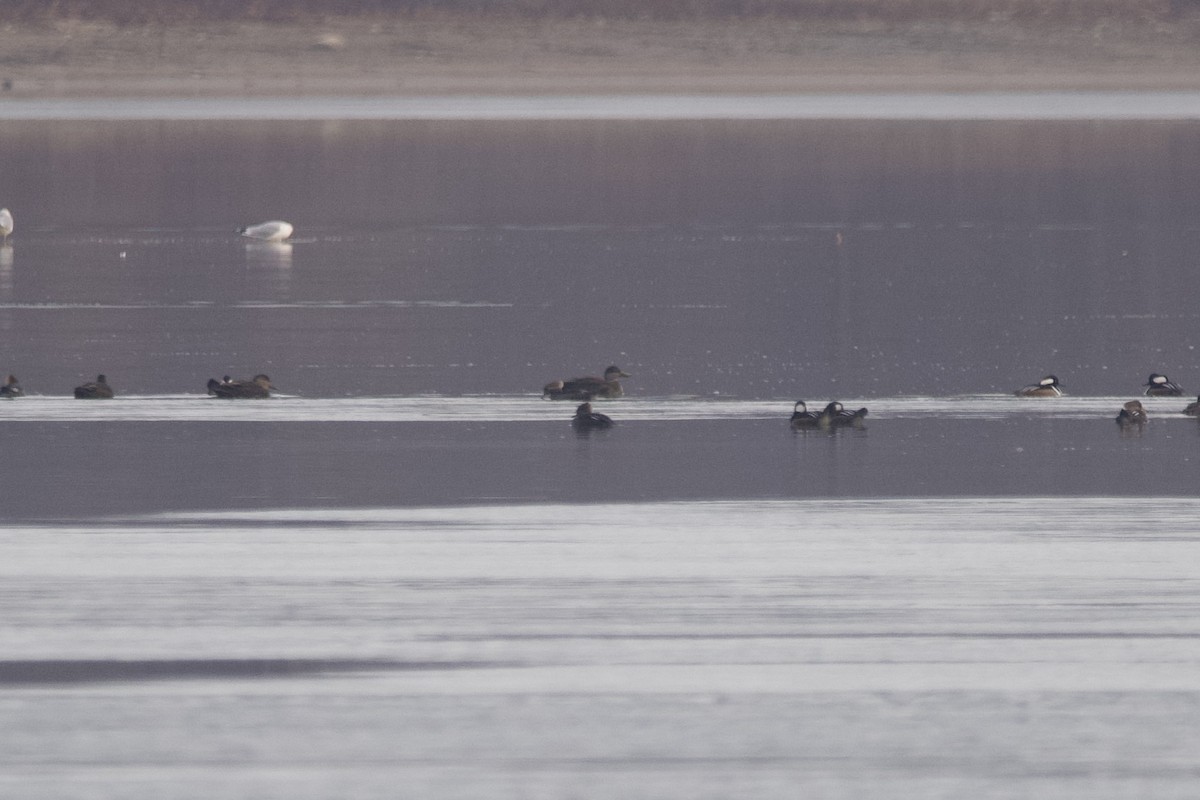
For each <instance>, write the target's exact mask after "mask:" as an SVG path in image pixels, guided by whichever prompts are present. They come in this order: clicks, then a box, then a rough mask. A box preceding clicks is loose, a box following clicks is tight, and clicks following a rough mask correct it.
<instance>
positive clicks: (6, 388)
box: [0, 375, 25, 400]
mask: <svg viewBox="0 0 1200 800" xmlns="http://www.w3.org/2000/svg"><path fill="white" fill-rule="evenodd" d="M23 394H25V392H24V391H22V389H21V384H19V383H17V376H16V375H9V376H8V380H7V381H5V382H4V385H3V386H0V397H7V398H8V399H10V400H11V399H12V398H14V397H20V396H21V395H23Z"/></svg>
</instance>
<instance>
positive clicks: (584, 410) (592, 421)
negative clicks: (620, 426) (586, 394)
mask: <svg viewBox="0 0 1200 800" xmlns="http://www.w3.org/2000/svg"><path fill="white" fill-rule="evenodd" d="M615 424H616V423H614V422H613V421H612V418H611V417H609V416H608V415H607V414H601V413H600V412H598V411H592V404H591V403H582V404H580V406H579V407H578V408H576V409H575V416H574V417H572V419H571V427H573V428H574V429H575V430H577V431H603V430H608V429H609V428H611V427H612V426H613V425H615Z"/></svg>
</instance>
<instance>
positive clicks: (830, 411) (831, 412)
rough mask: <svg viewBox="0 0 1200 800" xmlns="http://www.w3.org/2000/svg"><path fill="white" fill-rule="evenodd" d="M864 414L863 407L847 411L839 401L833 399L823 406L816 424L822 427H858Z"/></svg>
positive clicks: (865, 412)
mask: <svg viewBox="0 0 1200 800" xmlns="http://www.w3.org/2000/svg"><path fill="white" fill-rule="evenodd" d="M866 415H867V410H866V409H865V408H860V409H858V410H857V411H847V410H846V409H845V408H844V407H843V406H842V404H841V403H839V402H837V401H836V400H835V401H833V402H832V403H830V404H829V405H827V406H825V409H824V410H823V411H822V412H821V415H820V416H819V417H818V418H817V424H818V425H819V426H820V427H822V428H842V427H845V426H847V425H853V426H854V427H856V428H860V427H862V420H863V417H865V416H866Z"/></svg>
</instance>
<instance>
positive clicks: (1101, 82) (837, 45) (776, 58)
mask: <svg viewBox="0 0 1200 800" xmlns="http://www.w3.org/2000/svg"><path fill="white" fill-rule="evenodd" d="M2 2H3V0H0V3H2ZM764 2H765V0H764ZM1076 5H1078V4H1076ZM0 33H2V34H3V47H2V48H0V103H3V102H4V101H5V100H6V99H7V98H19V99H23V100H31V99H41V98H96V97H126V98H138V97H142V98H153V97H157V98H166V97H177V98H189V97H322V96H323V97H334V96H341V97H385V96H444V95H619V94H638V95H646V94H695V93H700V94H703V93H716V94H804V93H848V92H996V91H1043V92H1044V91H1149V90H1174V91H1197V90H1200V13H1193V14H1191V15H1178V16H1175V17H1166V16H1161V15H1160V16H1148V17H1146V18H1145V19H1125V18H1119V17H1111V16H1110V17H1105V16H1101V17H1098V18H1096V19H1092V20H1088V21H1087V22H1086V23H1081V22H1079V21H1076V20H1072V19H1067V20H1063V19H1048V20H1047V19H1034V20H1023V21H1013V20H999V21H997V20H991V19H982V20H974V19H972V20H968V21H966V22H963V21H956V20H953V19H946V18H942V17H937V18H933V19H929V20H925V21H922V20H920V19H907V20H905V21H903V22H901V23H896V22H889V21H887V20H881V19H877V18H862V19H837V20H830V19H822V18H812V17H807V18H806V17H799V16H798V17H772V16H769V15H763V16H751V17H738V18H717V17H689V18H679V19H627V18H620V17H617V18H597V17H526V16H511V15H510V16H490V15H480V14H466V13H459V14H431V13H430V14H415V15H391V16H388V15H382V16H381V15H364V16H355V15H347V16H337V15H334V16H324V17H317V16H313V17H310V18H305V19H303V20H299V21H284V22H264V21H236V20H233V21H203V20H201V21H183V22H176V23H169V24H159V23H153V24H150V23H139V24H118V23H115V22H113V21H111V20H108V19H85V18H74V17H67V18H54V19H42V20H40V21H35V22H11V21H10V22H8V23H6V24H4V25H3V29H2V30H0Z"/></svg>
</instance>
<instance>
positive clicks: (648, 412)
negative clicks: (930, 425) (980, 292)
mask: <svg viewBox="0 0 1200 800" xmlns="http://www.w3.org/2000/svg"><path fill="white" fill-rule="evenodd" d="M831 399H833V398H812V399H809V407H810V408H812V409H814V410H816V409H819V408H821V407H822V406H823V405H824V404H825V403H826V402H827V401H828V400H831ZM838 399H840V400H841V402H843V403H844V405H845V407H846V408H860V407H865V408H867V409H868V411H869V413H868V415H867V418H866V424H867V425H868V426H869V425H870V424H871V423H872V421H874V420H890V419H913V418H926V419H928V418H934V419H946V420H950V419H980V420H1003V419H1007V418H1012V419H1018V418H1056V419H1095V420H1104V419H1106V418H1107V419H1113V418H1115V417H1116V414H1117V411H1119V410H1120V408H1121V406H1122V404H1123V403H1124V402H1125V401H1127V400H1129V399H1130V398H1129V397H1127V396H1110V397H1061V398H1056V399H1024V398H1017V397H1013V396H1011V395H999V394H995V395H965V396H958V397H879V398H862V397H857V398H856V397H850V398H838ZM794 402H795V401H794V400H791V399H782V398H781V399H768V400H762V399H746V400H741V399H723V398H701V397H693V396H673V397H640V398H626V399H622V400H615V401H605V402H601V401H597V402H596V403H595V404H594V405H595V408H596V409H597V410H601V411H603V412H604V413H606V414H608V415H609V416H611V417H612V418H613V419H614V420H616V421H617V422H618V423H621V422H637V421H654V420H658V421H685V420H737V419H742V420H770V419H774V420H779V421H780V422H781V423H786V422H787V420H788V418H789V417H790V415H791V412H792V405H793V403H794ZM1142 402H1143V405H1145V407H1146V409H1147V412H1148V414H1149V416H1150V418H1151V420H1152V421H1153V422H1160V421H1166V420H1170V421H1175V422H1188V423H1191V424H1196V418H1194V417H1189V416H1186V415H1184V414H1183V413H1182V412H1183V408H1184V407H1185V405H1187V404H1188V403H1189V402H1190V398H1142ZM575 406H576V403H574V402H556V401H547V400H543V399H541V397H540V396H539V395H532V394H530V395H473V396H456V397H449V396H442V395H422V396H404V397H394V396H393V397H330V398H313V397H299V396H295V395H280V396H275V397H272V398H269V399H265V400H242V401H228V400H218V399H216V398H212V397H207V396H205V395H202V394H169V395H122V396H119V397H117V398H115V399H113V400H106V401H102V402H79V401H77V400H75V399H74V398H71V397H51V396H46V395H29V396H26V397H21V398H18V399H12V400H5V401H0V422H6V421H7V422H149V421H173V422H210V421H211V422H220V421H247V422H554V423H565V422H566V421H567V420H569V419H570V418H571V416H572V415H573V413H574V409H575Z"/></svg>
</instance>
